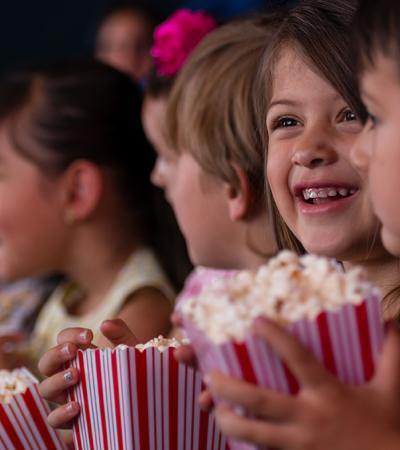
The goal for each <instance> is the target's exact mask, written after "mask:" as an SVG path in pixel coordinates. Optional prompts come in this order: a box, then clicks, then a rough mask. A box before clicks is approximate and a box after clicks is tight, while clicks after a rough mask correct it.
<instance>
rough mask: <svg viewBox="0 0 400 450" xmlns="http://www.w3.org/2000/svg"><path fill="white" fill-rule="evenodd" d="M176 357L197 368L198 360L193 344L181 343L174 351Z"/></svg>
mask: <svg viewBox="0 0 400 450" xmlns="http://www.w3.org/2000/svg"><path fill="white" fill-rule="evenodd" d="M174 356H175V359H177V360H178V361H179V362H181V363H184V364H189V365H190V366H192V367H193V368H194V369H197V360H196V356H195V353H194V350H193V347H192V346H191V345H181V346H180V347H178V348H176V349H175V351H174Z"/></svg>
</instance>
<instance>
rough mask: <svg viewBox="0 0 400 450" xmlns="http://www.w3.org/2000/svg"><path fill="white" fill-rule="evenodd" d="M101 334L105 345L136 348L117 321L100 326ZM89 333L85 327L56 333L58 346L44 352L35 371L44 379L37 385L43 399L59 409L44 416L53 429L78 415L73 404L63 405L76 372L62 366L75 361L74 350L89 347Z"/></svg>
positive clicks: (128, 334)
mask: <svg viewBox="0 0 400 450" xmlns="http://www.w3.org/2000/svg"><path fill="white" fill-rule="evenodd" d="M100 329H101V332H102V333H103V335H104V336H105V337H106V338H107V340H108V344H109V343H110V342H111V343H112V344H113V345H118V344H126V345H132V346H134V345H136V344H137V343H138V341H137V339H136V337H135V336H134V335H133V333H132V332H131V331H130V329H129V328H128V326H127V325H126V324H125V323H124V322H123V321H122V320H120V319H115V320H106V321H105V322H103V323H102V324H101V327H100ZM92 339H93V333H92V332H91V330H88V329H85V328H68V329H66V330H63V331H61V332H60V333H59V335H58V337H57V342H58V345H57V346H55V347H53V348H52V349H50V350H48V351H47V352H46V353H45V354H44V355H43V356H42V357H41V358H40V361H39V371H40V373H41V374H42V375H44V376H46V377H48V378H46V379H45V380H43V381H42V382H41V383H40V385H39V392H40V394H41V396H42V397H43V398H45V399H46V400H48V401H51V402H55V403H57V404H59V405H60V406H59V407H58V408H56V409H55V410H54V411H52V412H51V413H50V414H49V416H48V422H49V424H50V425H51V426H52V427H54V428H66V427H67V426H68V424H69V422H70V421H71V420H72V419H73V418H74V417H75V416H76V415H77V414H78V413H79V404H78V403H77V402H67V393H66V391H67V389H68V388H69V387H71V386H74V385H75V384H76V383H78V381H79V372H78V370H77V369H75V368H71V369H67V370H64V364H65V363H66V362H67V361H70V360H72V359H74V358H75V356H76V353H77V350H78V348H81V349H86V348H88V347H90V346H91V343H92Z"/></svg>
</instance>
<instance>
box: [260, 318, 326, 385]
mask: <svg viewBox="0 0 400 450" xmlns="http://www.w3.org/2000/svg"><path fill="white" fill-rule="evenodd" d="M254 331H255V333H256V334H257V335H258V336H260V337H262V338H263V339H264V340H265V341H267V343H268V344H269V345H270V346H271V347H272V349H273V350H274V351H275V352H276V353H277V354H278V355H279V356H280V357H281V358H282V360H283V361H285V363H286V365H287V366H288V367H289V369H290V370H291V371H292V373H293V374H294V376H295V377H296V378H297V379H298V380H299V381H300V384H301V385H303V386H310V387H313V388H315V387H317V386H318V385H321V384H326V383H330V382H334V377H333V375H331V374H330V373H329V372H328V371H327V370H326V369H325V368H324V367H323V366H322V365H321V364H320V363H319V362H318V361H317V360H316V359H315V358H314V357H313V355H312V354H311V353H310V352H309V351H308V350H307V349H306V348H304V347H303V346H302V345H301V343H300V342H298V340H297V339H296V338H295V337H293V336H292V335H291V334H290V333H289V332H288V331H287V330H285V329H284V328H282V327H280V326H279V325H278V324H276V323H273V322H270V321H267V320H265V319H263V318H259V319H257V320H256V321H255V323H254Z"/></svg>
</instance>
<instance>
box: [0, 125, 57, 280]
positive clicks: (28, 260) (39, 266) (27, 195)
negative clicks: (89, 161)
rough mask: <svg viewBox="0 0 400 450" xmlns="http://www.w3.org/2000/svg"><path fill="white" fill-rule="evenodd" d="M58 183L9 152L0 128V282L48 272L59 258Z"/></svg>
mask: <svg viewBox="0 0 400 450" xmlns="http://www.w3.org/2000/svg"><path fill="white" fill-rule="evenodd" d="M58 205H59V189H58V182H57V181H52V180H49V179H48V178H47V177H45V176H44V175H43V174H41V172H40V170H39V169H38V168H37V167H36V166H35V165H34V164H32V163H31V162H30V161H29V160H27V159H25V158H23V157H21V156H19V154H18V153H16V151H15V150H14V149H13V148H12V146H11V144H10V142H9V139H8V137H7V130H6V128H5V126H2V127H1V128H0V279H2V280H8V281H12V280H14V279H17V278H23V277H29V276H33V275H37V274H40V273H45V272H47V271H51V270H57V269H58V267H54V264H55V258H57V255H62V250H61V245H62V242H63V237H62V234H61V233H62V231H61V230H63V229H64V228H65V226H64V224H63V220H62V218H63V216H62V214H61V211H60V210H59V206H58Z"/></svg>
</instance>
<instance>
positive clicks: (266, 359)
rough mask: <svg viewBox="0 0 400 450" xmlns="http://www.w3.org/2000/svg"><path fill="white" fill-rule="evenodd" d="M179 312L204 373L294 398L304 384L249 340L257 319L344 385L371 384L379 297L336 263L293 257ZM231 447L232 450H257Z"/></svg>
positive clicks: (284, 256) (211, 291)
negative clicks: (274, 325)
mask: <svg viewBox="0 0 400 450" xmlns="http://www.w3.org/2000/svg"><path fill="white" fill-rule="evenodd" d="M181 312H182V316H183V325H184V331H185V332H186V335H187V336H188V337H189V338H190V340H191V343H192V346H193V349H194V351H195V353H196V357H197V360H198V361H199V366H200V368H201V371H202V372H203V373H208V372H209V371H211V370H214V369H217V370H219V371H221V372H222V373H224V374H226V375H230V376H232V377H234V378H237V379H240V380H243V381H246V382H248V383H253V384H256V385H258V386H260V387H262V388H265V389H268V390H272V391H277V392H282V393H285V394H292V395H295V394H296V393H297V392H298V391H299V389H300V385H299V380H297V379H296V377H295V375H294V374H293V373H291V372H290V370H289V368H288V367H287V366H286V364H285V362H284V361H282V359H280V358H279V356H278V355H277V354H276V353H275V352H274V351H273V349H272V348H271V347H270V346H269V345H268V343H267V342H265V341H264V340H263V339H261V338H260V337H258V336H254V335H253V334H252V333H251V327H252V323H253V321H254V319H256V318H257V317H259V316H264V317H267V318H269V319H271V320H273V321H277V322H279V323H281V324H282V325H283V326H284V327H285V328H286V329H287V331H288V332H289V333H290V334H292V335H293V336H294V337H295V338H296V339H298V341H299V342H300V343H301V344H302V345H303V346H304V347H305V348H306V349H308V350H309V351H310V353H312V354H313V356H314V357H315V358H316V360H317V361H319V362H320V363H321V364H322V365H323V366H324V367H325V368H326V369H327V370H328V371H329V372H330V373H332V374H333V375H334V376H335V377H337V378H338V379H339V380H340V381H341V382H343V383H347V384H354V385H360V384H363V383H366V382H367V381H368V380H370V379H371V377H372V376H373V374H374V371H375V367H376V364H377V361H378V358H379V356H380V352H381V348H382V343H383V335H384V327H383V323H382V318H381V314H380V295H379V291H378V290H377V289H376V288H375V287H374V286H372V285H371V284H370V283H369V282H367V280H366V277H365V274H364V272H363V271H362V270H360V269H358V268H355V269H352V270H350V271H349V272H347V273H344V272H343V271H342V270H341V269H340V266H339V265H338V264H337V263H336V262H335V261H331V260H328V259H325V258H320V257H317V256H314V255H305V256H301V257H300V256H298V255H296V254H294V253H292V252H289V251H284V252H281V253H280V254H279V255H278V256H277V257H276V258H273V259H271V260H270V261H269V263H268V264H266V265H265V266H262V267H260V268H259V270H258V271H257V272H250V271H244V272H241V273H238V274H237V275H236V276H234V277H232V278H230V279H226V280H216V281H215V282H214V283H213V284H212V285H208V286H205V287H204V288H203V291H202V292H200V294H199V295H198V297H197V298H192V299H188V300H187V301H186V302H185V303H184V304H183V305H182V307H181ZM214 401H215V402H216V403H218V402H219V399H218V398H215V399H214ZM233 406H235V405H233ZM239 412H240V413H241V414H243V415H246V413H247V411H245V410H242V409H240V410H239ZM228 441H229V442H228V443H229V448H230V449H231V450H258V449H259V448H258V447H255V446H254V445H251V444H245V443H243V442H238V441H235V440H234V439H228ZM263 450H267V449H265V448H264V447H263Z"/></svg>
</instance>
